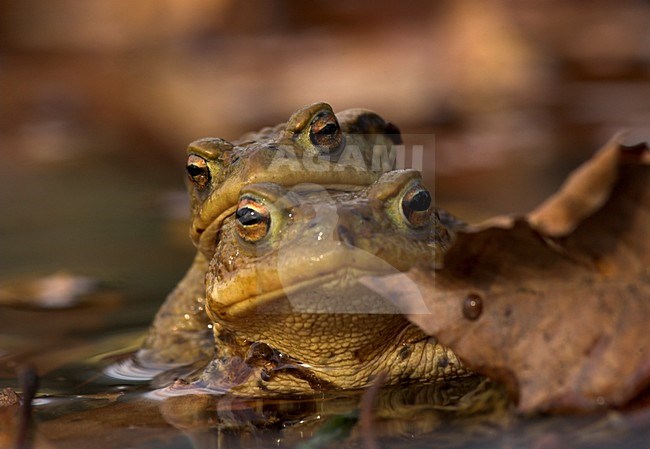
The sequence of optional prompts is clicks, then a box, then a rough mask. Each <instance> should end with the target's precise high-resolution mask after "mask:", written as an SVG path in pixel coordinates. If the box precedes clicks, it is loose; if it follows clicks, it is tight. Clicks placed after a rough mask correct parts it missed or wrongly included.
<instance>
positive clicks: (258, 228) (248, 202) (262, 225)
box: [235, 197, 271, 243]
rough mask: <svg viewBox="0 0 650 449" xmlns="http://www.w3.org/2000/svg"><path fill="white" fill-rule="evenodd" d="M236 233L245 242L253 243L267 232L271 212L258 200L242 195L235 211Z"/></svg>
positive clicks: (269, 225)
mask: <svg viewBox="0 0 650 449" xmlns="http://www.w3.org/2000/svg"><path fill="white" fill-rule="evenodd" d="M235 217H236V218H237V233H238V234H239V236H240V237H241V238H242V239H244V240H245V241H247V242H251V243H255V242H258V241H260V240H262V239H263V238H264V237H266V234H268V232H269V229H270V227H271V214H270V213H269V210H268V209H267V207H266V206H265V205H264V204H262V203H261V202H259V201H256V200H254V199H252V198H247V197H244V198H242V199H241V200H240V201H239V205H238V206H237V212H236V213H235Z"/></svg>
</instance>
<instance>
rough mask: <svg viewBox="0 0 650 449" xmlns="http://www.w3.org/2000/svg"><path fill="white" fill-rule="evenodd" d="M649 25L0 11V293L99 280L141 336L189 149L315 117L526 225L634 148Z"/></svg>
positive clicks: (161, 282)
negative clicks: (403, 156)
mask: <svg viewBox="0 0 650 449" xmlns="http://www.w3.org/2000/svg"><path fill="white" fill-rule="evenodd" d="M648 24H650V3H649V2H647V1H641V0H620V1H617V2H611V1H603V0H596V1H592V2H589V3H588V4H586V3H585V2H581V1H577V0H570V1H566V0H543V1H537V0H536V1H533V0H518V1H514V0H459V1H451V0H447V1H435V2H434V1H429V0H401V1H399V2H394V1H388V0H379V1H377V0H373V1H370V0H362V1H355V2H350V1H344V0H330V1H329V2H326V3H324V2H303V1H298V0H251V1H246V2H240V1H235V0H138V1H137V2H133V1H126V0H57V1H56V2H52V1H46V0H2V1H0V158H1V159H0V160H1V164H0V210H1V211H2V214H1V217H0V277H1V278H2V279H12V280H13V279H17V278H20V277H21V276H27V278H29V277H30V276H49V275H50V274H52V273H57V272H60V271H61V270H64V272H66V273H68V272H69V273H75V274H76V273H81V274H83V275H88V276H91V277H92V278H93V279H101V280H102V281H106V282H108V283H109V284H113V285H120V286H121V287H122V288H124V289H125V290H126V291H128V292H129V294H128V295H127V297H128V298H133V302H132V303H131V302H129V301H130V300H129V301H127V303H128V304H130V306H129V307H131V308H130V309H128V310H130V312H133V310H135V309H137V311H138V312H137V313H129V314H127V316H125V315H121V316H120V318H119V320H118V319H116V320H115V321H119V322H120V323H121V324H122V325H124V326H127V325H129V323H131V324H134V323H135V324H137V325H142V323H146V322H147V321H148V320H149V318H150V316H151V315H152V314H153V312H154V311H155V310H156V308H157V306H158V305H159V303H160V302H161V300H162V298H163V297H164V294H165V293H166V292H167V291H168V290H169V289H170V288H171V287H172V286H173V285H174V284H175V282H176V281H177V280H178V279H179V277H180V276H181V275H182V272H183V270H184V269H185V267H187V265H188V263H189V260H190V259H191V257H192V253H193V248H192V247H191V244H190V243H189V240H188V238H187V223H188V221H187V220H188V211H187V205H186V204H187V203H186V200H185V193H184V185H183V179H184V168H183V167H184V158H185V153H184V149H185V147H186V145H187V143H188V142H190V141H192V140H195V139H196V138H199V137H204V136H219V137H223V138H226V139H234V138H237V137H238V136H239V135H240V134H241V133H243V132H245V131H251V130H255V129H258V128H259V127H261V126H265V125H272V124H275V123H278V122H282V121H285V120H286V119H287V118H288V117H289V115H290V114H291V113H292V112H293V111H294V110H296V109H297V108H299V107H301V106H303V105H306V104H309V103H312V102H315V101H327V102H329V103H330V104H332V106H333V107H334V109H335V110H337V111H340V110H342V109H345V108H349V107H365V108H370V109H374V110H375V111H377V112H378V113H379V114H381V115H382V116H383V117H384V118H386V119H388V120H390V121H392V122H394V123H396V124H397V125H398V126H399V127H400V129H401V130H402V132H403V133H404V134H405V135H406V136H407V144H417V143H419V142H416V141H414V140H417V139H418V136H421V135H426V136H431V135H435V150H436V151H435V157H434V158H432V157H431V154H428V155H425V162H426V164H427V165H426V166H425V168H424V170H425V172H426V175H427V180H428V182H429V183H431V184H433V183H435V188H436V195H437V201H438V204H439V205H441V206H444V207H445V208H447V209H448V210H450V211H451V212H453V213H455V214H456V215H459V216H460V217H462V218H465V219H467V220H470V221H476V220H480V219H483V218H486V217H488V216H490V215H493V214H498V213H507V212H517V213H523V212H525V211H527V210H530V209H531V208H532V207H534V206H535V205H536V204H537V203H538V202H539V201H541V200H542V199H543V198H544V197H545V196H546V195H548V194H549V193H550V192H552V191H553V190H554V189H555V188H556V187H557V185H558V184H559V183H560V182H561V180H562V179H563V178H564V176H565V175H566V173H567V172H568V171H569V170H570V169H572V168H573V167H575V166H576V165H577V164H579V163H580V162H582V161H583V160H584V159H586V158H587V157H589V155H590V154H592V153H593V152H594V151H595V150H596V149H597V148H598V147H599V146H601V145H602V144H604V143H605V142H606V141H607V140H608V139H609V138H610V137H611V136H612V135H613V134H614V133H615V132H617V131H619V130H622V129H624V130H628V131H629V135H628V137H627V140H628V141H629V142H630V143H632V142H636V141H640V140H650V26H648ZM408 139H411V140H410V141H409V140H408ZM427 150H429V148H427ZM434 162H435V164H434ZM129 295H130V296H129ZM135 299H137V301H136V300H135ZM133 304H138V306H137V307H136V306H134V305H133ZM0 313H1V314H2V315H3V317H4V322H5V326H7V324H6V323H7V322H8V321H12V322H16V321H17V322H20V320H21V319H23V318H21V317H22V315H9V312H7V311H6V310H5V311H1V312H0ZM12 313H13V312H12ZM15 313H19V312H15ZM106 316H109V315H106ZM49 317H50V315H47V316H46V317H45V318H43V319H44V320H45V322H48V323H50V322H51V318H49ZM32 318H33V316H32V315H30V317H29V318H25V319H29V320H31V319H32ZM0 321H3V318H2V317H0ZM113 324H115V323H113ZM34 326H36V327H39V326H43V324H35V325H34ZM5 329H8V328H7V327H5ZM1 355H2V354H1V351H0V356H1Z"/></svg>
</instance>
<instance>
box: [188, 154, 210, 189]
mask: <svg viewBox="0 0 650 449" xmlns="http://www.w3.org/2000/svg"><path fill="white" fill-rule="evenodd" d="M186 170H187V177H188V178H189V179H190V181H192V183H193V184H194V185H196V187H197V188H198V189H203V188H205V186H207V185H208V184H209V183H210V169H209V168H208V163H207V162H206V161H205V159H203V158H202V157H201V156H197V155H196V154H190V155H189V157H188V158H187V167H186Z"/></svg>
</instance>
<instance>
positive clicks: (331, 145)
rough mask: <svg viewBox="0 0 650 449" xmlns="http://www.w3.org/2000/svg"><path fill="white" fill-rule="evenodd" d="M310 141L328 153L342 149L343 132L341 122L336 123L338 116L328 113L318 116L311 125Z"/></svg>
mask: <svg viewBox="0 0 650 449" xmlns="http://www.w3.org/2000/svg"><path fill="white" fill-rule="evenodd" d="M309 139H310V140H311V143H312V144H314V145H315V146H316V147H318V148H319V149H320V150H322V151H324V152H326V153H331V152H334V151H336V150H337V149H338V148H340V146H341V144H342V143H343V132H342V131H341V127H340V126H339V122H338V121H336V116H335V115H334V114H332V113H328V112H326V113H323V114H320V115H317V116H316V118H315V119H314V121H313V122H312V123H311V128H310V130H309Z"/></svg>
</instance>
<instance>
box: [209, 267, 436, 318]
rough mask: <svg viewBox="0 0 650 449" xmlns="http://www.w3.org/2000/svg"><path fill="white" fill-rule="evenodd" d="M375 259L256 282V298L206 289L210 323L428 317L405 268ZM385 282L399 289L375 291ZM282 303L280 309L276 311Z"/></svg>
mask: <svg viewBox="0 0 650 449" xmlns="http://www.w3.org/2000/svg"><path fill="white" fill-rule="evenodd" d="M375 259H378V261H377V262H376V263H375V265H376V266H374V267H371V266H367V265H366V266H359V264H350V263H346V264H340V265H339V267H338V268H337V269H335V270H332V271H331V272H328V273H323V272H322V271H321V272H319V273H317V274H313V275H311V276H310V274H312V273H307V274H305V275H303V276H295V275H292V274H289V275H288V276H287V278H288V279H281V278H280V277H275V278H274V279H271V280H270V281H269V282H260V283H259V284H258V285H259V287H261V288H260V290H261V291H258V292H257V293H256V294H250V293H248V292H246V291H245V290H240V289H237V290H236V291H228V288H227V287H224V286H219V287H215V286H212V287H209V288H208V297H207V302H208V310H209V313H210V314H211V315H213V318H214V319H216V320H221V321H230V320H235V319H241V318H246V317H250V316H251V315H254V314H269V315H272V314H284V313H306V314H404V313H417V314H423V313H429V311H428V308H427V307H426V305H425V303H424V301H423V299H422V294H421V292H420V289H419V287H418V286H417V284H415V282H414V281H413V280H412V279H410V278H409V277H408V276H407V275H406V273H405V272H404V270H400V269H399V268H402V269H404V267H399V268H398V267H394V266H392V265H390V264H389V263H388V262H385V261H383V260H382V259H379V258H375ZM406 269H408V267H406ZM387 277H390V278H391V285H393V286H398V287H397V288H393V289H391V290H387V289H385V288H382V287H378V286H381V285H383V284H382V283H378V282H375V281H376V279H378V278H381V279H384V278H387ZM278 281H279V282H278ZM396 292H399V294H396ZM405 293H406V294H405ZM280 303H284V304H282V306H281V307H275V305H276V304H280ZM271 319H272V318H271Z"/></svg>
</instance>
